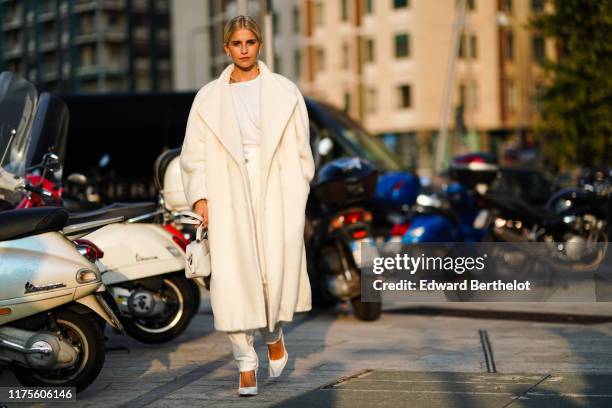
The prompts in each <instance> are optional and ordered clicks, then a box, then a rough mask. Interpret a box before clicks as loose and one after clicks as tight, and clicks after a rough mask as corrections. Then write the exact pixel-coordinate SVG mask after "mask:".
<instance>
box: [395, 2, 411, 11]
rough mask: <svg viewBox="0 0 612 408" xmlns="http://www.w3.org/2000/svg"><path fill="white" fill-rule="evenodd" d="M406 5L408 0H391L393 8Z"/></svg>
mask: <svg viewBox="0 0 612 408" xmlns="http://www.w3.org/2000/svg"><path fill="white" fill-rule="evenodd" d="M408 5H409V3H408V0H393V8H395V9H398V8H404V7H408Z"/></svg>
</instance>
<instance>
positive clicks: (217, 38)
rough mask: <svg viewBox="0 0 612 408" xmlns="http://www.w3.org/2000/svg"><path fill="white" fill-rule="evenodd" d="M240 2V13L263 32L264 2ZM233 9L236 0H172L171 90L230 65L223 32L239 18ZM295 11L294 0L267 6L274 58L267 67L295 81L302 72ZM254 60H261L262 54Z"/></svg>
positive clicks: (198, 82) (300, 25)
mask: <svg viewBox="0 0 612 408" xmlns="http://www.w3.org/2000/svg"><path fill="white" fill-rule="evenodd" d="M243 3H244V4H245V6H246V10H245V11H246V13H245V14H247V15H249V16H251V17H253V18H255V19H256V20H257V22H258V23H259V24H260V26H261V29H262V31H263V30H264V25H263V15H262V14H263V12H264V2H262V1H261V0H245V1H244V2H243ZM239 6H240V4H239V1H237V0H172V2H171V20H172V27H173V30H172V49H173V61H172V63H173V72H174V83H175V87H176V89H177V90H193V89H198V88H200V87H201V86H202V85H204V84H206V83H207V82H209V81H211V80H213V79H214V78H216V77H217V76H218V75H219V74H220V73H221V71H222V70H223V68H225V67H226V66H227V64H229V63H230V62H231V60H230V59H229V58H228V57H227V55H226V54H225V52H224V51H223V28H224V26H225V24H226V22H227V21H229V20H231V19H232V18H233V17H235V16H237V15H238V14H240V10H239ZM299 7H300V0H275V1H273V2H272V10H273V13H272V31H273V55H274V58H273V61H271V62H270V65H272V66H273V69H274V71H275V72H278V73H280V74H282V75H284V76H286V77H287V78H289V79H291V80H293V81H294V82H296V83H299V79H300V76H301V74H302V72H301V67H302V41H303V40H302V35H301V30H302V28H303V16H302V14H301V13H300V8H299ZM264 47H266V44H264ZM260 59H262V60H264V61H265V53H264V51H263V50H262V51H261V54H260Z"/></svg>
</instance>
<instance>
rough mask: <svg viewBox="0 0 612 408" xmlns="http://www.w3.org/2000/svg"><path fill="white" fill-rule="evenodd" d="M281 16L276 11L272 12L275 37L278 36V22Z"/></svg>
mask: <svg viewBox="0 0 612 408" xmlns="http://www.w3.org/2000/svg"><path fill="white" fill-rule="evenodd" d="M279 18H280V16H279V15H278V13H277V12H276V11H274V12H272V31H273V32H274V35H278V20H279Z"/></svg>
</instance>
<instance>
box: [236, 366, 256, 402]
mask: <svg viewBox="0 0 612 408" xmlns="http://www.w3.org/2000/svg"><path fill="white" fill-rule="evenodd" d="M241 379H242V375H240V373H238V394H240V396H241V397H249V396H252V395H257V367H256V368H255V386H254V387H242V386H240V384H241V382H240V380H241Z"/></svg>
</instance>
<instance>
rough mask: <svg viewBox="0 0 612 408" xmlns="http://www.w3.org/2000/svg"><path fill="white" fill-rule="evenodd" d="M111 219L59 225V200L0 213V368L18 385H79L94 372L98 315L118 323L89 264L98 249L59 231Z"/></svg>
mask: <svg viewBox="0 0 612 408" xmlns="http://www.w3.org/2000/svg"><path fill="white" fill-rule="evenodd" d="M114 221H117V220H116V219H115V220H104V221H101V222H98V223H93V224H92V223H90V224H86V225H82V224H81V225H71V226H68V227H66V224H67V223H68V212H67V211H66V210H65V209H63V208H59V207H46V208H33V209H20V210H10V211H4V212H2V213H0V226H1V227H0V258H1V259H2V262H0V281H1V282H2V285H0V367H1V366H8V367H9V369H10V370H11V371H12V372H13V373H14V374H15V376H16V377H17V379H18V380H19V382H20V383H21V384H23V385H26V386H47V387H49V386H53V387H76V390H77V392H79V391H82V390H83V389H85V388H86V387H87V386H88V385H89V384H91V383H92V382H93V381H94V380H95V379H96V377H97V376H98V374H99V373H100V370H101V369H102V366H103V364H104V359H105V345H104V334H103V331H102V327H103V325H101V324H100V323H101V322H102V319H103V321H105V322H106V323H108V324H110V325H111V326H112V327H113V328H114V329H115V330H117V331H119V332H121V331H122V330H123V329H122V326H121V323H120V322H119V320H118V318H117V317H116V316H115V313H114V312H113V309H112V308H111V304H112V303H109V300H108V298H109V297H110V294H109V293H108V292H106V290H105V288H104V286H103V285H102V283H101V279H100V272H99V270H98V268H97V267H96V265H95V262H96V261H97V260H98V259H99V258H100V257H102V256H103V253H102V252H101V251H100V250H99V248H97V247H96V246H95V245H94V244H92V243H91V242H89V241H87V240H78V239H77V240H75V241H74V242H71V241H70V240H68V239H67V238H66V237H65V236H64V235H63V234H62V233H60V231H63V232H64V234H78V233H79V232H81V233H82V232H83V231H84V230H85V229H87V230H89V229H91V228H97V227H99V226H100V225H104V224H106V223H108V222H114ZM110 302H112V299H111V300H110Z"/></svg>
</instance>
